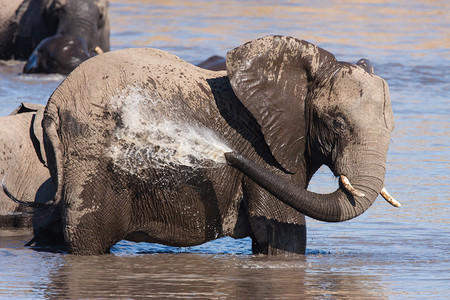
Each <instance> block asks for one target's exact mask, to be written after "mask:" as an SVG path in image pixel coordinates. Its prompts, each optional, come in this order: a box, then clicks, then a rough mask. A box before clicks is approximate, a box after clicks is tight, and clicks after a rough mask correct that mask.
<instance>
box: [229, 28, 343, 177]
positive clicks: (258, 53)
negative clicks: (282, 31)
mask: <svg viewBox="0 0 450 300" xmlns="http://www.w3.org/2000/svg"><path fill="white" fill-rule="evenodd" d="M335 62H336V59H335V57H334V56H333V55H332V54H331V53H329V52H327V51H325V50H323V49H321V48H318V47H316V46H314V45H313V44H310V43H308V42H306V41H302V40H298V39H296V38H292V37H285V36H266V37H263V38H260V39H257V40H254V41H251V42H248V43H246V44H244V45H242V46H240V47H237V48H235V49H233V50H231V51H230V52H228V54H227V59H226V63H227V72H228V78H229V80H230V83H231V86H232V88H233V91H234V93H235V94H236V96H237V97H238V98H239V100H240V101H241V102H242V103H243V104H244V106H245V107H246V108H247V109H248V110H249V111H250V112H251V113H252V114H253V116H254V117H255V118H256V120H257V121H258V123H259V125H260V126H261V131H262V133H263V135H264V139H265V141H266V143H267V144H268V146H269V148H270V150H271V151H272V154H273V156H274V157H275V159H276V160H277V161H278V163H280V164H281V165H282V166H283V168H284V169H285V170H286V171H288V172H290V173H296V172H297V170H298V167H299V162H300V160H301V159H302V157H303V154H304V151H305V142H306V137H305V135H306V121H305V100H306V97H307V95H308V87H309V86H310V84H311V83H312V82H313V81H314V80H315V78H316V75H317V72H318V71H319V70H322V69H324V68H327V67H330V66H331V65H333V64H334V63H335Z"/></svg>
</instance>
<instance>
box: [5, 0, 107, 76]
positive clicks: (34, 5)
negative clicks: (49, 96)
mask: <svg viewBox="0 0 450 300" xmlns="http://www.w3.org/2000/svg"><path fill="white" fill-rule="evenodd" d="M10 27H13V28H16V29H15V33H14V37H13V43H14V47H15V49H16V50H15V53H13V55H14V56H15V58H16V59H27V58H28V56H29V55H30V53H31V52H32V53H31V56H30V57H29V58H28V61H27V63H26V65H25V67H24V72H25V73H62V74H68V73H70V72H71V71H72V70H73V69H74V68H75V67H76V66H77V65H78V64H80V63H81V62H83V61H84V60H86V59H87V58H89V57H91V56H92V55H95V54H96V53H102V52H103V51H108V50H109V18H108V1H107V0H77V1H75V0H28V1H24V2H23V3H22V5H21V6H20V7H19V8H18V10H17V12H16V16H15V19H14V20H13V22H12V23H11V25H10ZM33 49H34V50H33Z"/></svg>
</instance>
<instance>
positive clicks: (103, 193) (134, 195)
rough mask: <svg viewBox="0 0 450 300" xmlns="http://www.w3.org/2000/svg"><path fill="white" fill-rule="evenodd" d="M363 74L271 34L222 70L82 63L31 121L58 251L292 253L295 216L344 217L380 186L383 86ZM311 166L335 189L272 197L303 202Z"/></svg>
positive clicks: (118, 59) (101, 60) (298, 237)
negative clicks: (124, 245)
mask: <svg viewBox="0 0 450 300" xmlns="http://www.w3.org/2000/svg"><path fill="white" fill-rule="evenodd" d="M370 71H371V70H370V64H367V63H366V64H364V62H362V63H359V64H358V65H353V64H350V63H345V62H340V61H337V60H336V59H335V57H334V56H333V55H332V54H331V53H329V52H327V51H325V50H323V49H321V48H318V47H316V46H314V45H312V44H310V43H308V42H306V41H302V40H298V39H296V38H292V37H284V36H267V37H264V38H261V39H257V40H254V41H251V42H249V43H246V44H244V45H242V46H240V47H237V48H236V49H234V50H232V51H230V52H229V53H228V55H227V72H228V73H226V72H214V71H209V70H204V69H201V68H198V67H195V66H193V65H191V64H189V63H187V62H185V61H183V60H181V59H179V58H178V57H176V56H174V55H171V54H169V53H167V52H164V51H161V50H155V49H128V50H120V51H114V52H110V53H107V54H104V55H100V56H98V57H95V58H93V59H90V60H88V61H86V62H85V63H83V64H81V65H80V67H79V68H77V69H76V70H75V71H74V72H72V73H71V74H70V75H69V76H68V77H67V78H66V79H65V81H64V82H63V83H62V84H61V85H60V86H59V87H58V88H57V89H56V90H55V92H54V93H53V95H52V96H51V97H50V99H49V101H48V104H47V107H46V111H45V116H44V120H43V129H44V140H45V148H46V153H47V160H48V164H49V169H50V173H51V176H52V179H53V182H54V185H55V189H56V196H55V199H54V203H53V204H52V205H53V207H52V209H54V211H56V212H58V211H60V212H61V223H62V226H61V228H62V231H63V233H64V239H65V243H66V245H67V248H68V251H69V252H70V253H75V254H101V253H105V252H107V251H108V250H109V248H110V247H111V246H112V245H114V244H115V243H116V242H118V241H120V240H122V239H129V240H134V241H148V242H157V243H162V244H167V245H173V246H190V245H196V244H201V243H204V242H207V241H209V240H212V239H216V238H220V237H223V236H231V237H234V238H242V237H246V236H250V237H251V238H252V241H253V244H252V249H253V252H254V253H264V254H271V255H275V254H288V253H304V252H305V245H306V227H305V217H304V214H306V215H308V216H311V217H313V218H317V219H320V220H323V221H343V220H348V219H351V218H354V217H356V216H358V215H359V214H361V213H363V212H364V211H365V210H366V209H368V208H369V207H370V206H371V204H372V203H373V202H374V201H375V199H376V198H377V195H378V194H379V193H380V192H381V191H382V189H383V186H384V174H385V166H386V155H387V151H388V146H389V139H390V134H391V131H392V130H393V128H394V117H393V113H392V109H391V102H390V98H389V91H388V85H387V84H386V82H385V81H384V80H383V79H382V78H380V77H378V76H376V75H374V74H372V73H371V72H370ZM231 151H236V152H238V153H241V154H242V155H244V156H245V157H247V159H243V158H242V157H241V156H240V155H239V154H235V153H229V152H231ZM224 153H227V154H226V156H227V159H228V163H230V164H231V165H233V166H236V167H237V168H239V169H241V170H242V172H243V173H248V174H249V176H247V175H244V174H243V173H242V172H240V171H238V170H237V169H235V168H233V167H231V166H228V165H227V164H226V163H225V162H226V161H225V159H224ZM249 160H250V161H251V162H252V163H253V165H249V164H248V161H249ZM245 163H247V165H248V166H249V167H248V169H246V167H245ZM324 164H325V165H327V166H329V167H330V169H331V170H332V171H333V173H334V174H335V175H336V176H340V177H341V181H340V185H341V187H340V188H338V190H337V191H336V192H335V193H332V194H330V195H319V194H315V193H312V192H307V194H306V196H304V197H300V198H301V200H302V201H301V202H299V201H290V194H289V193H288V196H286V195H285V193H283V191H281V192H280V191H279V190H280V189H282V188H283V185H284V183H286V182H290V185H287V187H288V188H291V187H292V186H294V187H296V188H297V189H298V190H300V191H304V192H305V193H306V188H307V186H308V183H309V181H310V179H311V177H312V176H313V174H314V173H315V172H316V170H317V169H318V168H319V167H320V166H321V165H324ZM255 165H256V166H258V167H262V168H264V169H263V171H261V170H259V171H257V172H254V170H255V168H256V167H255ZM264 172H265V173H264ZM254 173H256V174H257V175H261V176H254V175H255V174H254ZM267 174H270V176H267ZM253 179H254V180H255V181H256V182H257V183H258V184H261V186H264V187H266V188H268V190H269V191H270V192H269V191H267V190H266V189H264V188H262V187H261V186H259V185H258V184H257V183H256V182H255V181H253ZM270 184H274V188H273V189H271V188H270V187H268V185H270ZM289 191H290V190H289ZM271 193H273V194H275V195H277V196H279V197H281V199H277V198H276V197H275V196H273V195H272V194H271ZM302 195H303V194H302ZM280 200H282V201H284V202H286V203H288V204H289V205H287V204H285V203H284V202H282V201H280ZM54 215H57V214H54ZM55 221H56V220H55V219H50V220H49V221H48V222H49V223H52V224H54V222H55ZM37 231H38V232H39V234H37V239H36V241H38V240H39V235H45V227H42V228H38V229H37Z"/></svg>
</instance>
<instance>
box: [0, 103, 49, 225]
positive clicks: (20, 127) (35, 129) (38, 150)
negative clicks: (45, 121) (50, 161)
mask: <svg viewBox="0 0 450 300" xmlns="http://www.w3.org/2000/svg"><path fill="white" fill-rule="evenodd" d="M44 108H45V106H43V105H40V104H31V103H22V104H21V105H20V107H19V108H17V109H16V110H15V111H13V112H12V113H11V114H10V115H9V116H6V117H1V118H0V180H2V184H4V185H5V186H9V187H10V192H11V193H12V194H14V195H16V196H17V197H18V198H21V199H26V200H27V201H30V202H34V203H36V204H44V203H46V202H47V201H50V200H52V199H53V196H54V191H53V185H52V182H51V180H50V172H49V170H48V168H47V167H46V166H45V152H44V144H43V136H42V127H41V121H42V117H43V115H44ZM33 212H34V210H33V209H32V208H29V207H28V206H25V205H23V204H22V205H21V204H19V203H16V202H13V201H11V199H10V198H9V197H8V196H7V195H6V194H4V193H3V192H0V227H22V226H31V218H32V216H33ZM42 218H43V215H41V219H42Z"/></svg>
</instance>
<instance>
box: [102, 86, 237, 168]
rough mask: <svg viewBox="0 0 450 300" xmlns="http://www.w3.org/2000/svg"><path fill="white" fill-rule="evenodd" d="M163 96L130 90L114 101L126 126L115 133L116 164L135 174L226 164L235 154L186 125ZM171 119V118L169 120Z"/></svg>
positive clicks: (200, 129)
mask: <svg viewBox="0 0 450 300" xmlns="http://www.w3.org/2000/svg"><path fill="white" fill-rule="evenodd" d="M167 104H168V103H167V102H166V101H163V100H162V99H161V98H160V96H159V95H157V94H156V93H155V94H152V93H150V92H149V91H146V90H145V89H143V88H139V87H136V86H129V87H127V88H125V89H124V90H122V91H121V92H120V93H119V95H118V96H116V97H115V98H113V99H112V109H113V111H115V112H116V113H117V114H119V116H120V119H121V121H122V123H123V124H122V126H121V127H120V128H118V129H117V130H116V131H115V132H114V133H113V139H114V142H113V143H112V146H111V149H110V150H109V152H110V153H111V156H112V158H113V161H114V164H115V165H116V166H118V167H119V168H121V169H122V170H125V171H127V172H130V173H132V174H138V173H139V172H140V171H142V170H145V169H148V168H150V167H152V168H166V167H177V166H180V165H182V166H188V167H192V168H198V167H202V168H204V167H212V166H215V165H217V164H225V163H226V160H225V156H224V153H226V152H230V151H232V150H231V148H230V147H229V146H227V145H226V143H225V141H222V140H221V139H220V138H219V137H218V136H217V135H216V134H215V133H214V132H213V131H211V130H209V129H208V128H206V127H203V126H200V125H199V124H194V123H189V124H188V123H186V122H184V121H182V120H183V118H182V117H180V116H177V113H179V112H182V108H179V107H175V105H176V104H173V103H171V104H170V105H167ZM167 116H170V117H169V118H168V117H167Z"/></svg>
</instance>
